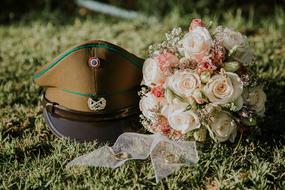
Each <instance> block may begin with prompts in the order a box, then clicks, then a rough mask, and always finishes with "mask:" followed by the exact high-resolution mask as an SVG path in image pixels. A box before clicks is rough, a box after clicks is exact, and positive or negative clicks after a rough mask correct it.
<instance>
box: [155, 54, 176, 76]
mask: <svg viewBox="0 0 285 190" xmlns="http://www.w3.org/2000/svg"><path fill="white" fill-rule="evenodd" d="M155 60H156V61H157V62H158V63H159V68H160V70H161V71H162V72H164V73H168V72H169V71H170V70H171V68H173V67H175V66H176V65H178V63H179V59H178V58H177V57H176V56H175V55H173V54H171V53H168V52H167V53H163V54H160V55H158V56H157V57H155Z"/></svg>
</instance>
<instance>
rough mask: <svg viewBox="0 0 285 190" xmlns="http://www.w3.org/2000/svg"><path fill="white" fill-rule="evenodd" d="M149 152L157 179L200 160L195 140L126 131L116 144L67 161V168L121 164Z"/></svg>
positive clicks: (147, 154)
mask: <svg viewBox="0 0 285 190" xmlns="http://www.w3.org/2000/svg"><path fill="white" fill-rule="evenodd" d="M149 156H150V158H151V162H152V165H153V167H154V171H155V179H156V182H158V181H159V180H160V179H162V178H164V177H167V176H168V175H170V174H171V173H173V172H174V171H175V170H177V169H179V168H180V167H181V166H183V165H187V166H190V165H194V164H197V163H198V161H199V157H198V152H197V149H196V143H195V141H173V140H170V139H168V138H167V137H164V136H162V135H159V134H152V135H143V134H138V133H123V134H122V135H121V136H119V137H118V139H117V141H116V142H115V144H114V145H113V146H112V147H110V146H103V147H101V148H99V149H97V150H95V151H93V152H90V153H88V154H85V155H82V156H80V157H78V158H75V159H74V160H72V161H71V162H69V163H68V164H67V168H69V167H72V166H95V167H109V168H117V167H119V166H121V165H122V164H124V163H125V162H126V161H127V160H135V159H140V160H144V159H147V158H148V157H149Z"/></svg>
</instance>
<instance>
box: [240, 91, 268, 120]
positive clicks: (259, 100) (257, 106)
mask: <svg viewBox="0 0 285 190" xmlns="http://www.w3.org/2000/svg"><path fill="white" fill-rule="evenodd" d="M243 97H244V99H245V102H246V103H247V104H249V105H250V106H253V108H254V110H255V111H256V114H257V115H259V116H264V112H265V102H266V94H265V93H264V91H263V89H262V87H261V86H257V87H255V88H251V89H245V91H244V93H243Z"/></svg>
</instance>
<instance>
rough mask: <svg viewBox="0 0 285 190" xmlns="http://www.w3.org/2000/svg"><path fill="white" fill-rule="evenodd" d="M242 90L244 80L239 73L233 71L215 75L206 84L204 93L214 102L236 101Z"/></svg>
mask: <svg viewBox="0 0 285 190" xmlns="http://www.w3.org/2000/svg"><path fill="white" fill-rule="evenodd" d="M242 91H243V84H242V81H241V80H240V78H239V76H238V75H237V74H235V73H231V72H225V73H223V74H217V75H214V76H213V77H212V78H211V79H210V80H209V82H208V83H207V84H206V85H205V86H204V94H205V95H206V96H207V97H208V98H209V100H210V102H212V103H214V104H226V103H229V102H234V101H235V100H236V99H237V98H239V97H240V96H241V94H242Z"/></svg>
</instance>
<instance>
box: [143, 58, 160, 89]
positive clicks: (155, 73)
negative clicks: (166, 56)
mask: <svg viewBox="0 0 285 190" xmlns="http://www.w3.org/2000/svg"><path fill="white" fill-rule="evenodd" d="M164 79H165V76H164V75H163V73H162V72H161V70H160V68H159V63H158V62H157V61H156V60H155V59H152V58H148V59H146V60H145V62H144V64H143V82H144V84H145V85H147V86H154V85H155V84H161V83H163V81H164Z"/></svg>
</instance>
